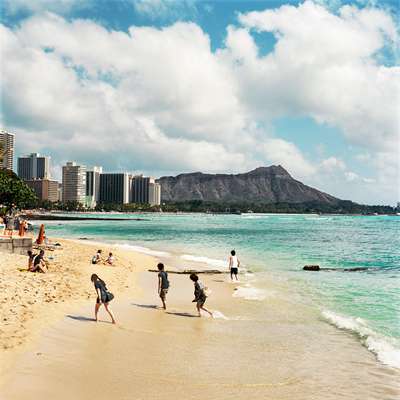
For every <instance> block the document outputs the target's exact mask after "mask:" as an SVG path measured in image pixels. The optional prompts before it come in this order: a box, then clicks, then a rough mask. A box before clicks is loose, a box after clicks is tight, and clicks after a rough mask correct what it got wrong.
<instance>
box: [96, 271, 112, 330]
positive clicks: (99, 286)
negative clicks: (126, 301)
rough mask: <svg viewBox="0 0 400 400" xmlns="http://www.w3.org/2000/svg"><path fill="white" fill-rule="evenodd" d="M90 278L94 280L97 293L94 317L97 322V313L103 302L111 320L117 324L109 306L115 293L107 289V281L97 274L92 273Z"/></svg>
mask: <svg viewBox="0 0 400 400" xmlns="http://www.w3.org/2000/svg"><path fill="white" fill-rule="evenodd" d="M90 280H91V281H92V282H93V284H94V289H95V290H96V294H97V299H96V305H95V308H94V319H95V320H96V322H97V314H98V313H99V308H100V306H101V305H102V304H103V305H104V308H105V309H106V311H107V312H108V315H109V316H110V317H111V322H112V323H113V324H115V318H114V314H113V312H112V311H111V309H110V308H109V306H108V304H109V302H110V301H111V300H112V299H113V298H114V295H113V294H112V293H110V292H109V291H108V290H107V287H106V283H105V282H104V281H103V280H102V279H100V278H99V277H98V276H97V275H96V274H92V276H91V277H90Z"/></svg>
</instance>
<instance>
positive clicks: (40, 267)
mask: <svg viewBox="0 0 400 400" xmlns="http://www.w3.org/2000/svg"><path fill="white" fill-rule="evenodd" d="M46 270H47V266H46V263H45V262H44V250H40V253H39V254H38V255H37V256H35V258H34V260H33V267H32V269H31V272H41V273H45V272H46Z"/></svg>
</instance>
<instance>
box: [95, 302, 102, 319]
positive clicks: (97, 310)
mask: <svg viewBox="0 0 400 400" xmlns="http://www.w3.org/2000/svg"><path fill="white" fill-rule="evenodd" d="M100 306H101V303H96V305H95V306H94V319H95V320H96V322H97V314H98V313H99V308H100Z"/></svg>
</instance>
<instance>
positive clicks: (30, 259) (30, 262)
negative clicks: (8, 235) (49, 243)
mask: <svg viewBox="0 0 400 400" xmlns="http://www.w3.org/2000/svg"><path fill="white" fill-rule="evenodd" d="M27 253H28V257H29V259H28V271H31V272H33V271H32V270H33V261H34V259H35V257H36V254H33V252H32V251H31V250H28V252H27Z"/></svg>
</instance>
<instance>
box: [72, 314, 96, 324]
mask: <svg viewBox="0 0 400 400" xmlns="http://www.w3.org/2000/svg"><path fill="white" fill-rule="evenodd" d="M66 317H67V318H71V319H74V320H75V321H83V322H95V319H94V318H89V317H83V316H81V315H70V314H68V315H66Z"/></svg>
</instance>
